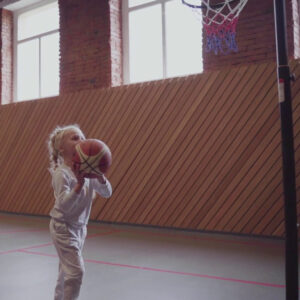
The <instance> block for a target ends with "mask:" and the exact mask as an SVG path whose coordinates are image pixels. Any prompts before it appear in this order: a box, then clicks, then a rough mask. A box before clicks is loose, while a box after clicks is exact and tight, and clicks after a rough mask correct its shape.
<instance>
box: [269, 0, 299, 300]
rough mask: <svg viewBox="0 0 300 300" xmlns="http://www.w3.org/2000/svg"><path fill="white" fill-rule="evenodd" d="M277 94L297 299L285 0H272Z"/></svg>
mask: <svg viewBox="0 0 300 300" xmlns="http://www.w3.org/2000/svg"><path fill="white" fill-rule="evenodd" d="M274 12H275V25H276V49H277V67H278V69H277V76H278V95H279V107H280V119H281V138H282V163H283V189H284V208H285V236H286V237H285V280H286V300H298V233H297V203H296V185H295V157H294V134H293V116H292V103H291V102H292V101H291V84H290V81H291V75H290V70H289V66H288V58H287V37H286V8H285V0H274Z"/></svg>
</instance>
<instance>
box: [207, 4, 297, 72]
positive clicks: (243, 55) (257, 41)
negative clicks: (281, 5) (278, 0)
mask: <svg viewBox="0 0 300 300" xmlns="http://www.w3.org/2000/svg"><path fill="white" fill-rule="evenodd" d="M297 1H298V0H286V12H287V28H288V29H287V33H288V52H289V53H288V55H289V57H290V58H292V57H294V53H296V52H297V51H296V50H297V49H295V48H294V42H295V44H296V45H297V43H296V41H294V35H293V31H294V30H296V32H297V30H298V29H299V22H298V21H299V19H298V18H297V19H296V20H295V22H294V21H293V11H292V7H293V5H295V4H296V5H297ZM293 2H294V3H293ZM294 17H295V16H294ZM297 17H298V16H297ZM204 41H205V38H204ZM236 41H237V45H238V52H232V53H230V54H228V55H215V54H212V53H206V52H205V51H203V66H204V70H213V69H219V68H222V67H226V66H231V65H238V64H244V63H260V62H265V61H276V41H275V24H274V7H273V0H263V1H262V0H248V3H247V4H246V6H245V7H244V9H243V11H242V12H241V14H240V18H239V21H238V24H237V35H236Z"/></svg>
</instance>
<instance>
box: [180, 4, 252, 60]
mask: <svg viewBox="0 0 300 300" xmlns="http://www.w3.org/2000/svg"><path fill="white" fill-rule="evenodd" d="M218 1H219V0H182V3H183V4H184V5H186V6H188V7H190V8H192V10H193V11H194V12H195V14H196V16H197V17H198V18H199V19H200V20H201V22H202V23H203V26H204V30H205V33H206V46H205V51H206V52H211V51H213V52H214V53H215V54H216V55H217V54H219V53H222V54H228V53H230V52H237V51H238V47H237V44H236V40H235V36H236V26H237V23H238V17H239V15H240V13H241V11H242V10H243V8H244V6H245V5H246V3H247V1H248V0H222V1H223V2H220V1H219V3H218Z"/></svg>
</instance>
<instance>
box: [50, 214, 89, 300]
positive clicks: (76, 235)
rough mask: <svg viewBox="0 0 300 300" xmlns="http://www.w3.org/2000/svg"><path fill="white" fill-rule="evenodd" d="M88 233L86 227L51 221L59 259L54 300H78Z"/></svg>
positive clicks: (51, 231) (52, 234) (51, 232)
mask: <svg viewBox="0 0 300 300" xmlns="http://www.w3.org/2000/svg"><path fill="white" fill-rule="evenodd" d="M86 232H87V231H86V226H83V227H81V228H74V227H71V226H70V225H68V224H66V223H63V222H58V221H56V220H54V219H51V221H50V234H51V237H52V240H53V243H54V246H55V248H56V251H57V254H58V257H59V274H58V279H57V284H56V288H55V296H54V300H75V299H78V296H79V292H80V287H81V283H82V277H83V274H84V271H85V269H84V262H83V258H82V248H83V244H84V241H85V238H86Z"/></svg>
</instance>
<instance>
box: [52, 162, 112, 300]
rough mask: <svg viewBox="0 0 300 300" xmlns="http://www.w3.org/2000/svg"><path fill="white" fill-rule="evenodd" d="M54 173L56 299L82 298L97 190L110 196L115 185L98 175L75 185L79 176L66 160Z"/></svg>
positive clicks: (53, 232)
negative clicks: (78, 188)
mask: <svg viewBox="0 0 300 300" xmlns="http://www.w3.org/2000/svg"><path fill="white" fill-rule="evenodd" d="M51 173H52V186H53V189H54V197H55V204H54V207H53V209H52V210H51V212H50V216H51V217H52V218H51V221H50V234H51V237H52V240H53V243H54V246H55V248H56V250H57V253H58V256H59V275H58V280H57V285H56V288H55V297H54V299H55V300H74V299H77V298H78V295H79V291H80V287H81V282H82V277H83V273H84V263H83V258H82V254H81V253H82V248H83V244H84V241H85V237H86V232H87V231H86V225H87V223H88V220H89V216H90V212H91V207H92V202H93V193H94V191H96V192H97V193H98V194H99V195H100V196H102V197H104V198H109V197H110V196H111V194H112V188H111V185H110V183H109V181H108V180H106V183H105V184H101V183H100V182H99V181H98V180H97V179H85V184H84V186H83V187H82V190H81V192H80V193H79V194H77V193H76V192H75V191H74V190H73V189H74V187H75V185H76V184H77V179H76V177H75V176H74V174H73V172H72V170H71V169H70V168H69V167H68V166H66V165H65V164H62V165H60V166H58V167H57V168H56V169H55V170H54V171H53V172H51Z"/></svg>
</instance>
